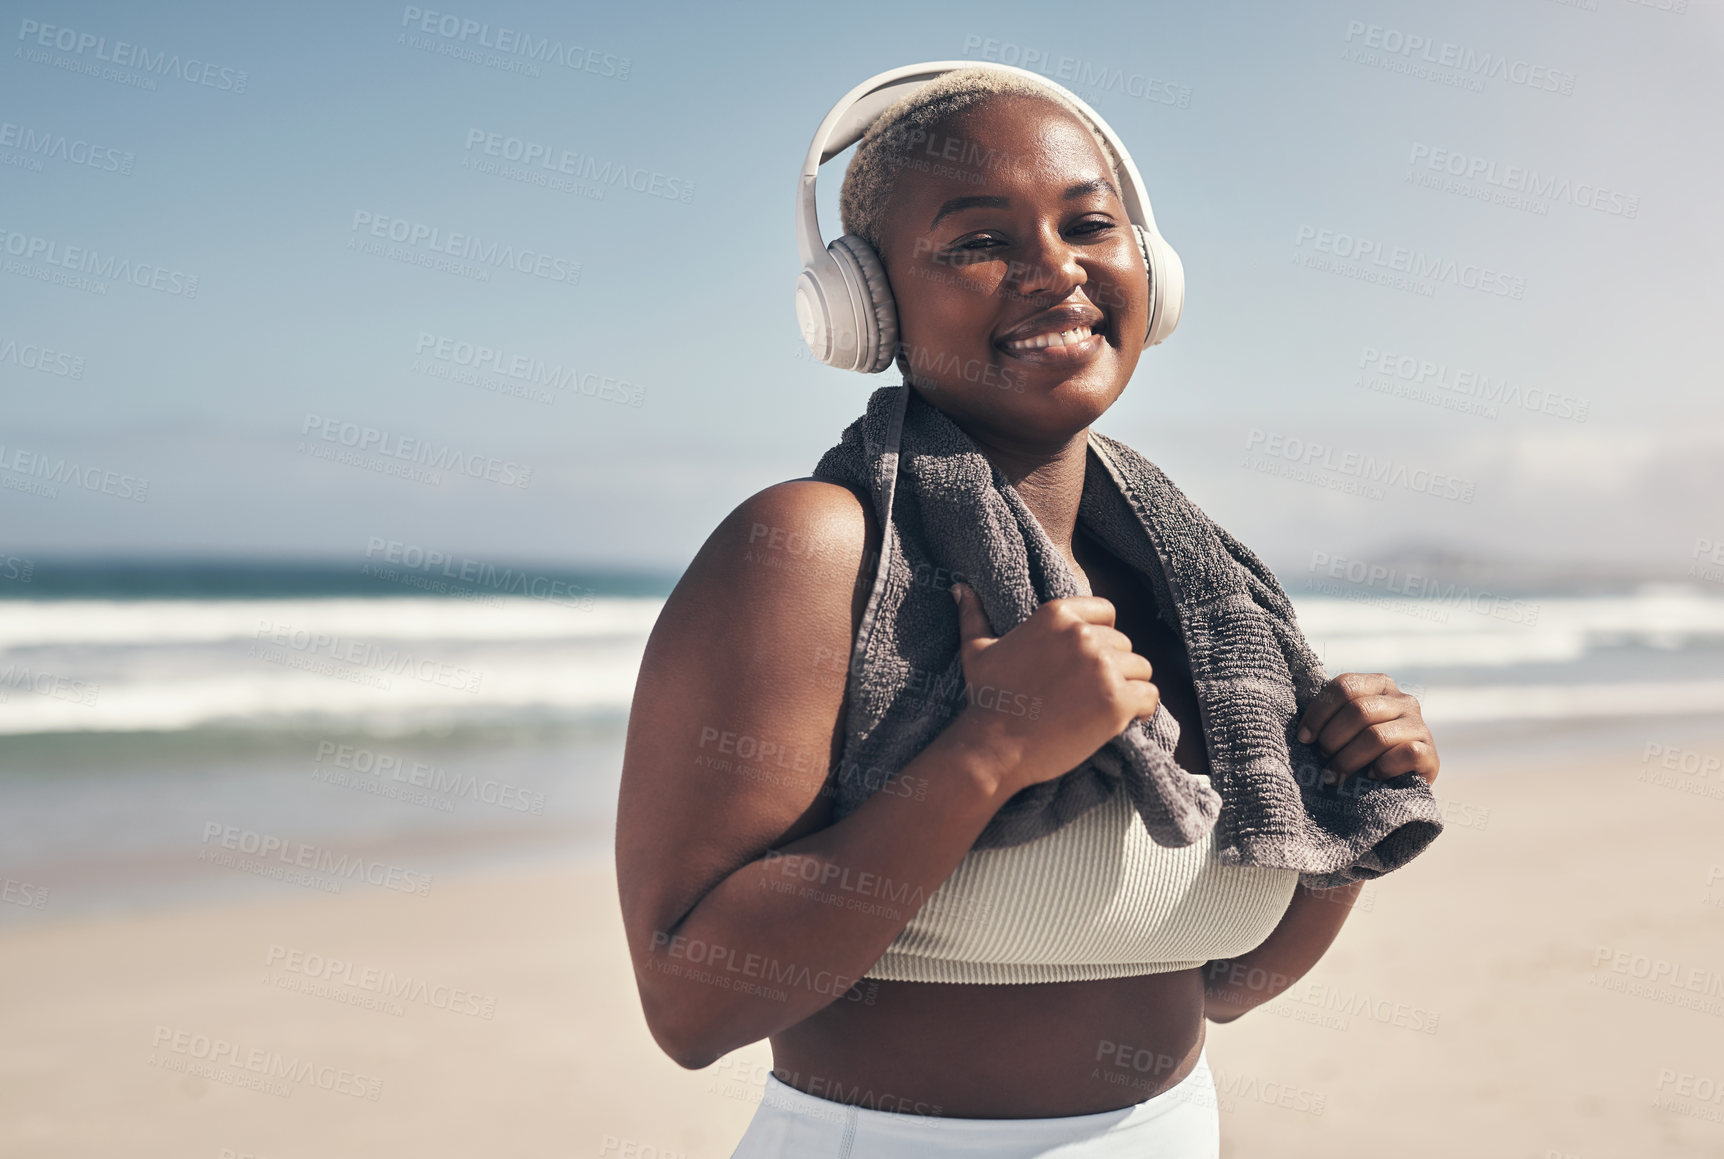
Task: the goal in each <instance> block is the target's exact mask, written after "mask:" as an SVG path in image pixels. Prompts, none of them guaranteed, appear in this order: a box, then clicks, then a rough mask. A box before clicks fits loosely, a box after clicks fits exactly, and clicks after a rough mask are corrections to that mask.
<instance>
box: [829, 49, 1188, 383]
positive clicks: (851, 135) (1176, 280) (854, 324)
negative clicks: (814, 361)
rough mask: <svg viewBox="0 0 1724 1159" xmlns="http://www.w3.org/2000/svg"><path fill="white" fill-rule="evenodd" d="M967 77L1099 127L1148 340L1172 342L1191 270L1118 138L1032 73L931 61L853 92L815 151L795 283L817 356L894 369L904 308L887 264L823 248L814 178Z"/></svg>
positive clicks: (851, 250) (844, 364) (845, 365)
mask: <svg viewBox="0 0 1724 1159" xmlns="http://www.w3.org/2000/svg"><path fill="white" fill-rule="evenodd" d="M960 68H991V69H998V70H999V71H1001V72H1009V73H1015V74H1017V75H1019V76H1024V77H1028V78H1030V79H1031V80H1034V81H1036V82H1038V83H1040V84H1042V85H1044V86H1046V87H1048V88H1051V89H1054V90H1057V91H1058V92H1059V93H1060V94H1061V95H1063V96H1064V97H1065V98H1066V99H1067V100H1069V101H1071V103H1072V104H1073V105H1075V106H1077V108H1078V109H1079V111H1081V112H1082V113H1083V114H1084V115H1085V116H1086V117H1088V118H1089V119H1090V123H1091V124H1093V125H1094V126H1095V127H1096V130H1097V131H1098V132H1100V133H1101V135H1102V138H1103V139H1104V140H1106V141H1107V143H1108V147H1109V148H1111V149H1112V150H1113V154H1114V157H1115V158H1116V159H1117V160H1118V161H1119V168H1120V171H1121V173H1123V174H1124V178H1125V188H1124V189H1122V190H1120V197H1121V199H1122V200H1123V201H1124V202H1125V212H1126V216H1127V217H1129V218H1130V219H1131V223H1132V229H1133V231H1134V232H1135V233H1136V234H1137V244H1138V246H1139V247H1140V248H1141V249H1142V250H1143V260H1144V263H1145V264H1146V265H1147V266H1148V267H1149V297H1150V302H1149V333H1148V334H1147V335H1146V336H1145V338H1144V343H1143V344H1144V346H1146V347H1149V346H1154V345H1155V344H1156V343H1158V342H1160V341H1162V340H1163V339H1165V338H1166V337H1167V336H1168V335H1169V334H1172V333H1173V328H1174V327H1175V326H1177V325H1179V313H1180V310H1181V309H1182V308H1183V307H1184V305H1185V267H1184V265H1183V264H1182V263H1181V262H1180V260H1179V255H1178V254H1176V253H1174V252H1173V247H1172V246H1170V245H1168V244H1167V239H1165V238H1163V237H1162V236H1161V234H1160V233H1158V232H1156V228H1155V214H1154V213H1153V212H1152V211H1151V210H1150V207H1149V194H1148V193H1147V192H1146V191H1145V189H1144V187H1143V177H1142V175H1141V174H1139V173H1138V171H1137V166H1136V165H1135V164H1133V162H1132V159H1131V154H1130V153H1127V152H1126V151H1125V146H1124V145H1123V144H1121V143H1120V139H1119V136H1118V134H1116V133H1115V132H1114V131H1113V130H1112V129H1111V128H1109V127H1108V124H1107V122H1106V121H1104V120H1102V119H1101V116H1100V115H1099V114H1097V113H1096V111H1095V110H1094V109H1092V108H1090V107H1089V106H1088V105H1086V104H1084V103H1083V102H1082V101H1080V100H1079V99H1078V98H1077V97H1075V96H1073V95H1072V94H1071V92H1069V91H1068V90H1066V89H1065V88H1063V87H1062V86H1060V85H1057V84H1054V83H1053V82H1052V81H1050V80H1048V79H1047V78H1046V77H1044V76H1041V75H1039V74H1037V73H1033V72H1030V71H1028V70H1027V69H1021V68H1014V67H1012V66H1011V65H1006V64H993V63H991V62H984V61H976V60H932V61H926V62H924V63H922V64H908V65H905V66H904V67H902V68H894V69H890V70H888V71H886V72H883V73H881V74H880V75H879V76H875V77H870V78H869V79H867V80H865V81H863V82H862V83H861V84H859V85H857V86H856V87H855V88H853V89H851V90H850V91H849V92H848V93H846V94H845V96H844V99H843V100H841V101H839V102H838V103H837V104H836V105H834V106H833V107H832V111H831V112H830V113H827V114H826V119H825V120H823V121H821V122H820V128H819V129H817V130H815V133H814V142H813V143H812V144H811V145H809V146H808V157H807V159H806V160H805V161H803V163H802V175H801V177H800V178H799V179H798V181H797V186H796V249H797V252H798V254H799V255H800V256H801V258H802V273H801V274H800V275H799V276H798V277H797V279H796V319H797V321H798V322H799V323H800V324H801V326H802V336H803V338H805V339H806V340H807V342H808V348H809V349H810V350H812V351H813V352H814V357H816V358H818V359H819V360H820V361H822V362H824V363H825V364H826V365H828V366H835V367H837V368H838V369H840V370H859V371H861V372H862V373H864V374H873V373H875V372H877V371H881V370H885V369H886V368H887V367H888V366H890V365H892V359H893V358H894V357H896V356H897V353H898V308H897V306H896V305H894V304H893V302H892V289H891V287H890V286H889V285H887V283H886V270H885V267H884V266H882V265H881V264H880V256H879V255H878V254H876V253H875V252H874V248H873V247H872V246H870V245H869V244H868V243H867V242H865V241H863V240H862V239H861V238H859V237H856V236H855V235H853V234H845V235H844V236H843V237H841V238H839V239H838V240H837V241H835V242H833V243H832V244H831V245H829V246H823V245H821V244H820V221H819V218H818V216H817V214H816V212H815V208H814V175H815V173H816V172H818V171H819V169H820V166H821V165H824V164H825V163H826V162H828V161H830V160H831V159H832V158H833V157H835V156H837V155H838V154H839V153H842V152H843V151H844V150H845V149H848V148H849V147H850V146H851V145H853V144H855V143H856V142H857V141H859V140H861V139H862V135H863V134H864V133H866V132H867V131H868V126H870V125H872V124H873V123H874V121H875V119H876V118H878V117H879V116H880V114H881V113H883V112H885V111H886V109H887V107H888V106H890V105H891V104H893V103H894V102H895V101H897V100H898V99H899V98H900V97H903V96H904V95H906V94H907V93H911V92H914V91H915V90H916V89H918V88H920V87H921V86H922V85H925V84H927V83H928V82H929V81H931V80H933V79H935V78H936V77H940V76H943V75H945V74H946V73H949V72H952V71H954V70H956V69H960Z"/></svg>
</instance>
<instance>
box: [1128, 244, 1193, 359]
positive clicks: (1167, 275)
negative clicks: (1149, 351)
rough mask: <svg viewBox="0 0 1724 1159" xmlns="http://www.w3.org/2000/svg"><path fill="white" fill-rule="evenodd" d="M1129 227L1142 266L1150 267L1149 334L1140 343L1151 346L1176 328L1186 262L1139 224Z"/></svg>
mask: <svg viewBox="0 0 1724 1159" xmlns="http://www.w3.org/2000/svg"><path fill="white" fill-rule="evenodd" d="M1131 228H1132V229H1133V230H1134V231H1135V232H1136V233H1137V247H1138V249H1140V250H1142V251H1143V264H1144V265H1145V266H1147V267H1148V268H1149V333H1148V334H1146V335H1145V336H1144V340H1143V344H1144V346H1145V347H1150V346H1155V345H1157V344H1159V343H1161V342H1163V341H1165V340H1166V339H1167V336H1168V335H1169V334H1172V333H1173V330H1174V327H1176V326H1178V325H1179V316H1180V314H1181V313H1183V312H1184V310H1185V263H1184V262H1182V261H1180V260H1179V255H1178V254H1177V253H1175V252H1173V247H1172V246H1170V245H1168V244H1167V239H1166V238H1164V237H1162V236H1161V235H1160V234H1158V233H1150V232H1149V231H1148V230H1147V229H1145V228H1143V226H1141V225H1133V226H1132V227H1131Z"/></svg>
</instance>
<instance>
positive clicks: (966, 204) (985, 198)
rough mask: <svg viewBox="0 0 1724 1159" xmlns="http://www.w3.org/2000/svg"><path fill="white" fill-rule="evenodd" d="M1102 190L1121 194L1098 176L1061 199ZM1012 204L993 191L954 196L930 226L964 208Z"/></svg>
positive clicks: (1079, 185)
mask: <svg viewBox="0 0 1724 1159" xmlns="http://www.w3.org/2000/svg"><path fill="white" fill-rule="evenodd" d="M1102 192H1107V193H1111V194H1113V195H1114V196H1115V197H1118V196H1119V190H1117V189H1115V188H1114V187H1113V182H1111V181H1109V180H1108V179H1107V178H1105V177H1096V178H1092V179H1091V180H1089V181H1080V182H1078V183H1077V184H1076V185H1073V186H1070V187H1069V188H1067V189H1066V191H1065V192H1064V193H1062V194H1061V195H1060V200H1062V201H1072V200H1074V199H1076V198H1079V197H1087V196H1089V195H1090V194H1092V193H1102ZM1011 204H1012V199H1011V198H1009V197H1001V196H1000V195H998V194H992V193H972V194H970V195H969V196H968V197H954V198H952V199H951V200H950V201H948V202H946V203H945V204H944V205H942V206H940V211H939V212H938V213H936V214H935V215H934V220H933V221H930V222H929V223H928V228H929V229H933V228H934V227H935V226H936V225H939V224H940V219H941V218H942V217H945V216H946V215H947V214H948V213H957V212H958V211H959V210H964V209H1009V208H1011Z"/></svg>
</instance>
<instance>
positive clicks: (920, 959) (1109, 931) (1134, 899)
mask: <svg viewBox="0 0 1724 1159" xmlns="http://www.w3.org/2000/svg"><path fill="white" fill-rule="evenodd" d="M1298 884H1299V874H1298V872H1297V871H1295V870H1291V869H1267V868H1263V867H1259V866H1235V865H1222V864H1221V863H1220V862H1218V861H1217V860H1215V857H1214V840H1213V834H1210V835H1207V836H1205V837H1204V838H1203V839H1202V840H1201V841H1198V842H1196V843H1195V844H1192V845H1188V846H1186V847H1184V848H1182V849H1171V848H1168V847H1167V846H1164V845H1157V844H1156V843H1155V842H1154V840H1152V839H1151V838H1150V836H1149V833H1148V831H1147V830H1145V829H1144V827H1143V819H1142V818H1141V817H1139V816H1138V813H1137V810H1136V809H1135V808H1134V807H1133V806H1132V804H1131V802H1130V800H1129V799H1128V798H1127V797H1126V795H1125V794H1124V793H1120V792H1116V793H1114V794H1113V796H1111V797H1109V798H1108V799H1107V801H1105V802H1104V803H1102V804H1101V805H1098V806H1096V807H1095V808H1094V809H1091V810H1090V811H1089V812H1088V813H1085V814H1084V815H1083V816H1081V817H1079V818H1078V819H1077V820H1075V821H1072V822H1070V823H1069V824H1067V825H1064V826H1062V827H1061V828H1060V829H1058V830H1056V831H1054V832H1053V833H1050V834H1048V835H1047V836H1046V837H1042V838H1038V839H1037V840H1035V841H1031V842H1028V843H1026V844H1024V845H1016V846H1011V847H1009V848H1005V849H980V850H978V849H972V850H971V851H970V852H969V853H968V854H967V855H966V856H965V857H964V860H963V861H961V862H959V863H958V868H957V869H956V870H954V871H953V872H952V876H951V877H949V878H948V879H947V880H946V882H945V883H944V884H943V885H941V886H940V888H939V889H937V890H935V891H934V892H933V893H932V894H930V895H929V896H928V900H927V902H926V903H925V904H924V905H923V906H922V908H921V909H920V910H919V911H917V913H916V916H915V917H914V918H912V919H911V920H910V924H909V925H907V926H905V927H904V929H903V931H902V932H900V933H899V935H898V937H897V938H895V939H894V940H893V942H892V944H891V945H890V946H888V947H887V948H886V952H885V953H884V954H883V955H881V957H880V960H879V961H878V962H876V963H875V964H874V966H873V968H872V969H870V970H869V971H868V973H867V974H866V975H864V977H868V978H878V979H881V980H885V981H893V982H975V983H988V984H995V985H1003V984H1010V983H1022V982H1075V981H1085V980H1090V979H1095V978H1122V977H1129V976H1133V975H1137V974H1161V973H1167V972H1169V971H1173V970H1188V969H1191V968H1192V967H1194V966H1201V965H1203V964H1204V963H1205V962H1208V961H1211V960H1213V959H1216V958H1231V957H1236V956H1237V955H1239V954H1243V953H1245V952H1246V951H1247V950H1250V949H1252V948H1254V947H1256V946H1258V945H1261V944H1262V942H1263V940H1264V939H1265V938H1267V937H1268V936H1269V934H1270V933H1271V932H1272V931H1273V930H1274V929H1275V926H1276V924H1277V923H1278V922H1280V920H1281V917H1282V915H1283V914H1285V913H1286V912H1287V906H1288V904H1289V903H1290V902H1291V901H1292V898H1293V891H1294V890H1295V889H1296V888H1297V886H1298Z"/></svg>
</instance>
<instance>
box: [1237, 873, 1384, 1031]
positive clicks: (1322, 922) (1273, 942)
mask: <svg viewBox="0 0 1724 1159" xmlns="http://www.w3.org/2000/svg"><path fill="white" fill-rule="evenodd" d="M1363 887H1364V883H1363V882H1354V883H1353V884H1351V885H1344V886H1340V887H1337V888H1335V889H1324V890H1310V889H1306V888H1305V887H1304V886H1300V887H1299V888H1298V889H1296V890H1294V892H1293V900H1292V902H1290V903H1289V904H1288V906H1287V912H1286V913H1285V914H1283V915H1282V917H1281V921H1280V922H1279V923H1277V925H1276V926H1275V929H1274V931H1273V932H1272V933H1270V935H1269V936H1268V937H1267V938H1265V939H1264V940H1263V942H1262V944H1261V945H1259V946H1257V947H1256V948H1255V949H1252V950H1249V951H1247V952H1246V953H1243V954H1240V955H1239V956H1238V957H1236V958H1218V959H1216V960H1214V961H1212V962H1209V963H1207V964H1206V965H1205V966H1204V967H1203V1012H1204V1015H1205V1016H1206V1017H1207V1018H1208V1019H1209V1020H1210V1021H1211V1022H1231V1021H1233V1020H1234V1019H1235V1018H1238V1017H1239V1016H1240V1015H1241V1014H1244V1013H1245V1012H1246V1011H1248V1010H1250V1009H1251V1008H1252V1007H1254V1006H1260V1005H1262V1004H1263V1003H1265V1002H1267V1001H1269V1000H1270V999H1271V998H1273V997H1275V996H1276V995H1277V994H1280V993H1281V992H1283V991H1284V990H1286V989H1287V988H1288V987H1290V986H1292V985H1293V983H1295V982H1297V981H1298V980H1299V979H1300V978H1302V977H1304V976H1305V974H1306V973H1307V972H1308V971H1309V970H1310V969H1311V967H1313V966H1315V965H1316V964H1317V961H1318V959H1320V958H1321V957H1322V956H1323V954H1324V953H1325V952H1326V951H1327V950H1328V949H1329V946H1330V944H1331V943H1333V942H1334V940H1335V937H1336V935H1338V934H1339V933H1340V932H1341V927H1342V925H1344V924H1345V923H1346V921H1347V915H1348V914H1350V913H1351V912H1352V911H1353V902H1354V900H1355V899H1356V898H1357V897H1358V896H1359V891H1360V889H1362V888H1363Z"/></svg>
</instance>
